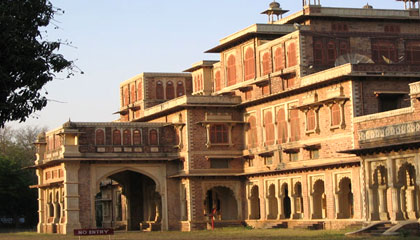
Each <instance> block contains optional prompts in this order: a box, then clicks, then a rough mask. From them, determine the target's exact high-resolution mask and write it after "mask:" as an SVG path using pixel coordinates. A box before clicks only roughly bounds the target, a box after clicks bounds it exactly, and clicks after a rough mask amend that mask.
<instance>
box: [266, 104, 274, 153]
mask: <svg viewBox="0 0 420 240" xmlns="http://www.w3.org/2000/svg"><path fill="white" fill-rule="evenodd" d="M264 128H265V142H266V144H267V145H272V144H273V143H274V124H273V116H272V114H271V112H270V111H267V112H266V113H265V115H264Z"/></svg>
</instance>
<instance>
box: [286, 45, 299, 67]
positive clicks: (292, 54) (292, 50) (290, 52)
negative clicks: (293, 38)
mask: <svg viewBox="0 0 420 240" xmlns="http://www.w3.org/2000/svg"><path fill="white" fill-rule="evenodd" d="M296 58H297V56H296V44H295V43H294V42H292V43H290V44H289V46H288V47H287V67H292V66H295V65H296V64H297V59H296Z"/></svg>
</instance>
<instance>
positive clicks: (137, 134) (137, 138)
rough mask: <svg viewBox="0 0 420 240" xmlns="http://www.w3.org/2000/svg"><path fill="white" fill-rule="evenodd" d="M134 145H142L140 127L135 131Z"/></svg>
mask: <svg viewBox="0 0 420 240" xmlns="http://www.w3.org/2000/svg"><path fill="white" fill-rule="evenodd" d="M133 145H141V132H140V130H138V129H135V130H134V131H133Z"/></svg>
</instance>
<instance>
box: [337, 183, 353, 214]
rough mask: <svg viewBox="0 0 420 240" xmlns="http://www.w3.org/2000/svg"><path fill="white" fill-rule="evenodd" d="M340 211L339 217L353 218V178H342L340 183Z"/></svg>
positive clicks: (338, 195)
mask: <svg viewBox="0 0 420 240" xmlns="http://www.w3.org/2000/svg"><path fill="white" fill-rule="evenodd" d="M337 198H338V213H337V218H340V219H343V218H353V193H352V191H351V180H350V179H349V178H347V177H345V178H342V179H341V180H340V182H339V184H338V193H337Z"/></svg>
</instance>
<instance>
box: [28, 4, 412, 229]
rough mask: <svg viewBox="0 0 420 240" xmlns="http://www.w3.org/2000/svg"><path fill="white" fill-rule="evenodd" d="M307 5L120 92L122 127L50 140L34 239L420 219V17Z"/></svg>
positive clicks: (53, 135)
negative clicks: (75, 232) (89, 232)
mask: <svg viewBox="0 0 420 240" xmlns="http://www.w3.org/2000/svg"><path fill="white" fill-rule="evenodd" d="M304 3H305V6H304V8H303V10H302V11H300V12H297V13H295V14H292V15H290V16H289V17H285V18H281V19H279V20H277V21H275V22H271V23H269V24H255V25H252V26H250V27H248V28H245V29H243V30H241V31H239V32H237V33H234V34H232V35H230V36H228V37H226V38H224V39H222V40H220V44H219V45H218V46H216V47H214V48H212V49H210V50H208V51H207V52H209V53H218V54H220V61H200V62H198V63H196V64H194V65H193V66H192V67H191V68H189V69H187V70H185V72H184V73H142V74H140V75H138V76H135V77H133V78H131V79H129V80H127V81H124V82H122V83H121V85H120V93H121V99H120V102H121V107H120V109H119V111H118V112H117V113H118V114H119V115H120V119H119V121H118V122H110V123H81V122H80V123H79V122H67V123H65V124H64V125H62V126H61V127H59V128H57V129H55V130H52V131H50V132H47V133H45V134H43V135H40V136H39V138H38V141H37V146H38V153H37V160H36V167H37V174H38V180H39V183H38V185H37V186H35V187H38V189H39V190H38V191H39V219H40V221H39V224H38V231H39V232H57V233H71V231H72V229H75V228H96V227H112V228H116V229H127V230H136V229H143V230H157V229H163V230H172V229H180V230H186V231H189V230H192V229H203V228H206V227H207V226H208V224H209V218H210V217H211V216H212V217H214V219H215V220H216V226H223V225H238V224H248V225H252V226H255V227H272V226H276V225H279V226H288V227H294V226H299V225H301V226H306V225H313V226H314V227H322V228H328V229H336V228H342V227H345V226H348V225H352V224H355V223H361V222H365V221H376V220H394V221H399V220H405V219H418V218H419V217H420V193H419V187H420V171H419V167H420V165H419V164H420V160H419V147H420V145H419V143H420V142H419V138H418V132H419V131H420V130H419V129H420V128H419V127H418V126H420V119H419V116H420V115H419V112H420V103H419V100H418V99H419V98H418V96H419V95H420V94H419V92H420V90H419V89H420V87H419V86H420V84H419V81H420V30H419V29H420V16H419V11H418V9H411V8H409V9H406V10H381V9H372V8H368V7H366V8H361V9H343V8H325V7H322V6H320V5H319V4H316V5H311V4H310V3H306V1H305V2H304ZM270 19H272V18H270Z"/></svg>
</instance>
